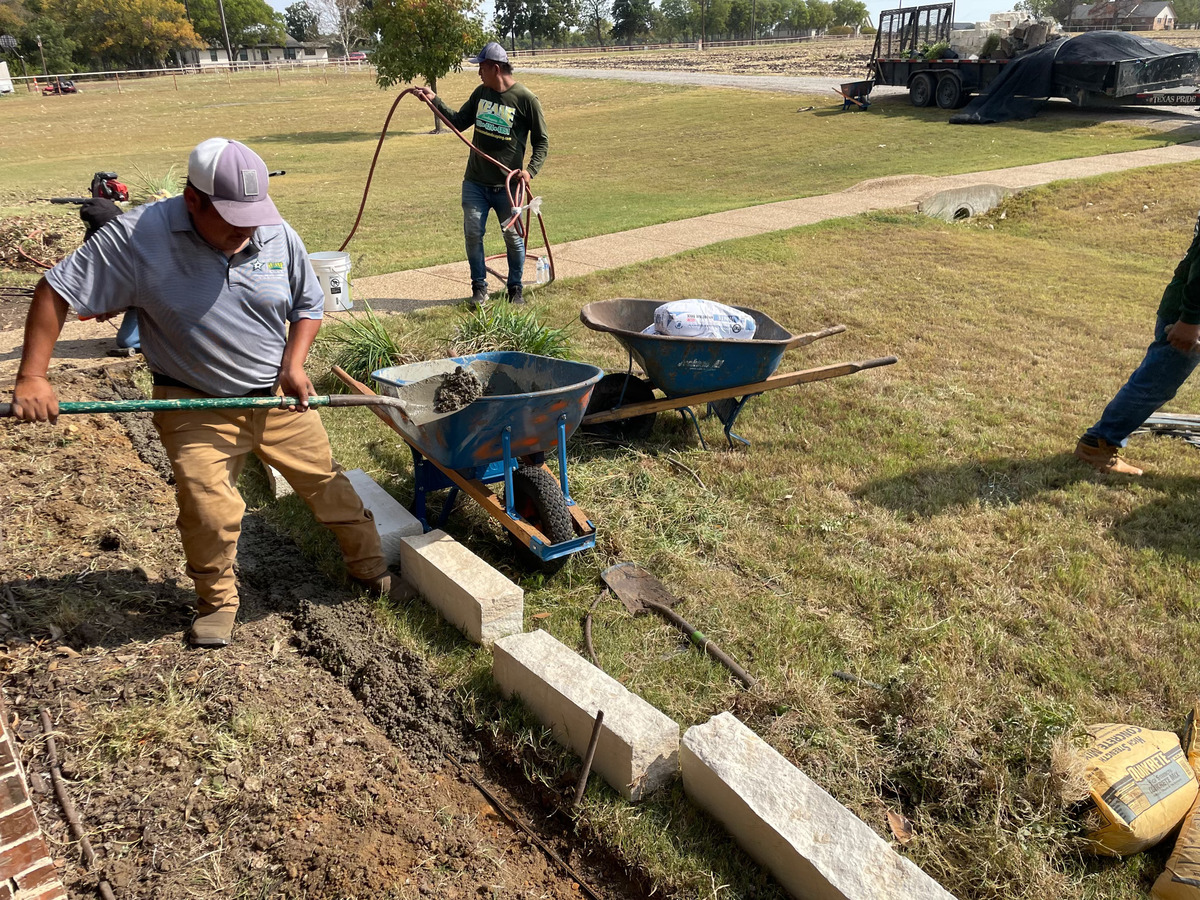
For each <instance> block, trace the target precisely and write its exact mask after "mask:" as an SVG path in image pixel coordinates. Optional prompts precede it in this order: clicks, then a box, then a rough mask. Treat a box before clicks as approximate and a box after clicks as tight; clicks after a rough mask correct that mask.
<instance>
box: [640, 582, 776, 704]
mask: <svg viewBox="0 0 1200 900" xmlns="http://www.w3.org/2000/svg"><path fill="white" fill-rule="evenodd" d="M642 605H643V606H646V607H648V608H650V609H652V610H654V611H655V612H656V613H658V614H659V615H660V616H662V617H663V618H665V619H667V620H668V621H669V622H670V623H671V624H672V625H674V626H675V627H676V628H678V629H679V630H680V631H682V632H683V633H684V634H686V635H687V636H688V637H689V638H690V639H691V641H692V643H693V644H695V645H696V646H697V647H699V648H700V649H701V650H703V651H704V652H705V653H707V654H708V655H709V656H711V657H712V658H713V659H715V660H716V661H717V662H719V663H720V664H721V665H723V666H724V667H725V668H727V669H728V670H729V671H730V672H732V673H733V674H734V677H736V678H737V679H738V681H740V682H741V683H742V684H744V685H745V686H746V690H750V689H751V688H752V687H754V685H755V679H754V677H753V676H751V675H750V673H749V672H747V671H746V670H745V669H743V668H742V667H741V666H739V665H738V664H737V663H735V662H734V661H733V660H732V659H730V657H729V655H728V654H727V653H726V652H725V651H724V650H722V649H721V648H720V647H718V646H717V645H716V644H714V643H713V642H712V641H710V640H709V639H708V636H707V635H706V634H705V633H704V632H703V631H701V630H700V629H698V628H696V627H695V626H693V625H692V623H691V622H689V621H688V620H687V619H685V618H684V617H683V616H681V615H679V613H677V612H675V610H673V609H671V607H669V606H664V605H663V604H661V603H655V602H654V601H653V600H645V599H643V600H642Z"/></svg>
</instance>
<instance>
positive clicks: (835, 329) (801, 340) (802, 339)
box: [787, 325, 846, 350]
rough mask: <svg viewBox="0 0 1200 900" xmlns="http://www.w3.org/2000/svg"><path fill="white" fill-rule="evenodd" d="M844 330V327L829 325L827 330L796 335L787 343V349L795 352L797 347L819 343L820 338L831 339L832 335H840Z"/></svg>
mask: <svg viewBox="0 0 1200 900" xmlns="http://www.w3.org/2000/svg"><path fill="white" fill-rule="evenodd" d="M845 330H846V326H845V325H830V326H829V327H828V328H822V329H821V330H820V331H810V332H809V333H808V334H798V335H796V336H795V337H794V338H792V339H791V340H790V341H788V342H787V348H788V349H789V350H795V349H796V348H797V347H807V346H808V345H809V344H811V343H812V342H813V341H819V340H821V338H827V337H833V335H835V334H841V333H842V332H843V331H845Z"/></svg>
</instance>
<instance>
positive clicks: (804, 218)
mask: <svg viewBox="0 0 1200 900" xmlns="http://www.w3.org/2000/svg"><path fill="white" fill-rule="evenodd" d="M1196 160H1200V141H1195V142H1192V143H1188V144H1174V145H1171V146H1169V147H1156V148H1154V149H1151V150H1134V151H1129V152H1126V153H1112V154H1108V155H1105V156H1092V157H1086V158H1084V159H1065V160H1060V161H1057V162H1048V163H1037V164H1035V165H1030V166H1017V167H1014V168H1009V169H992V170H990V171H985V172H972V173H969V174H966V175H946V176H942V177H934V176H929V175H899V176H893V177H888V178H877V179H873V180H871V181H864V182H860V183H859V184H856V185H854V186H853V187H851V188H847V189H846V190H844V191H841V192H840V193H836V194H822V195H820V196H815V197H804V198H802V199H799V200H781V201H779V202H777V203H765V204H763V205H761V206H750V207H745V208H743V209H732V210H729V211H727V212H720V213H712V214H710V215H707V216H697V217H696V218H694V219H683V220H680V221H678V222H666V223H664V224H662V225H648V226H646V227H644V228H635V229H634V230H632V231H622V232H618V233H616V234H605V235H600V236H598V237H593V238H585V239H583V240H579V241H571V242H570V243H566V244H561V245H555V246H553V247H552V249H553V252H554V266H555V272H556V275H557V277H558V278H560V279H561V278H574V277H578V276H581V275H589V274H591V273H592V272H597V271H600V270H601V269H612V268H616V267H617V266H623V265H628V264H630V263H637V262H643V261H645V260H650V259H660V258H662V257H664V256H672V255H674V254H676V253H681V252H683V251H684V250H691V249H693V248H695V247H705V246H707V245H709V244H715V243H718V242H720V241H728V240H732V239H734V238H741V237H749V236H751V235H756V234H764V233H766V232H769V231H781V230H784V229H787V228H795V227H797V226H800V225H812V224H814V223H816V222H823V221H825V220H827V219H837V218H841V217H843V216H853V215H858V214H859V213H864V212H869V211H871V210H880V209H916V206H917V203H918V202H919V201H920V200H921V199H922V198H923V197H926V196H928V195H930V194H934V193H938V192H939V191H945V190H950V189H952V188H964V187H970V186H971V185H982V184H996V185H1000V186H1001V187H1006V188H1011V189H1013V190H1019V189H1021V188H1029V187H1035V186H1037V185H1040V184H1047V183H1049V182H1051V181H1059V180H1063V179H1068V178H1084V177H1088V176H1091V175H1102V174H1105V173H1108V172H1121V171H1125V170H1128V169H1140V168H1145V167H1147V166H1160V165H1166V164H1168V163H1181V162H1193V161H1196ZM532 252H533V253H535V254H536V253H540V252H542V251H541V248H532ZM499 263H500V268H503V266H504V262H503V260H500V261H499ZM532 270H533V265H532V263H530V264H529V265H527V266H526V279H525V281H526V284H529V283H531V282H532V281H533V279H532V277H530V276H531V275H532ZM490 287H491V288H492V289H493V290H499V289H501V288H502V287H503V285H502V284H500V283H499V282H498V281H497V280H496V279H495V278H493V279H492V280H491V283H490ZM470 293H471V278H470V274H469V272H468V269H467V264H466V262H465V261H463V262H460V263H448V264H446V265H441V266H429V267H428V268H424V269H410V270H408V271H404V272H394V273H392V274H389V275H374V276H370V277H366V278H356V279H354V299H355V300H357V301H367V302H369V303H370V304H371V306H372V307H373V308H374V309H378V310H392V311H408V310H412V309H418V308H421V307H425V306H440V305H446V304H450V303H455V302H457V301H459V300H461V299H463V298H465V297H468V296H470Z"/></svg>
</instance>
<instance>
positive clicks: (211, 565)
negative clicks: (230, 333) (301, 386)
mask: <svg viewBox="0 0 1200 900" xmlns="http://www.w3.org/2000/svg"><path fill="white" fill-rule="evenodd" d="M201 396H203V395H202V394H198V393H196V392H195V391H191V390H188V389H186V388H176V387H160V386H155V388H154V398H155V399H156V400H160V399H166V400H174V399H191V398H193V397H201ZM154 427H155V428H157V429H158V436H159V438H160V439H161V440H162V444H163V447H164V449H165V450H166V451H167V456H168V458H169V459H170V460H171V468H172V469H173V470H174V472H175V496H176V499H177V500H178V503H179V518H178V520H177V524H178V525H179V537H180V539H181V541H182V542H183V552H184V556H185V557H186V558H187V573H188V575H189V576H190V577H191V579H192V581H193V582H195V586H196V593H197V594H198V595H199V597H200V602H199V609H200V612H201V613H206V612H211V611H212V610H214V609H218V608H220V607H225V606H230V605H232V606H237V603H238V593H237V584H236V583H235V579H234V574H233V563H234V560H235V559H236V558H237V542H238V535H239V534H241V530H242V515H243V514H244V513H245V511H246V504H245V502H244V501H243V500H242V495H241V494H240V493H239V492H238V489H237V480H238V476H239V475H240V474H241V471H242V467H243V466H244V465H245V463H246V457H247V455H248V454H250V453H256V454H257V455H258V456H259V457H260V458H261V459H262V460H263V461H264V462H266V463H269V464H270V465H272V466H274V467H275V468H276V469H278V470H279V471H280V472H281V473H282V474H283V477H284V478H286V479H287V480H288V483H289V484H290V485H291V486H292V489H293V490H295V492H296V494H297V495H298V496H300V497H301V498H303V499H304V502H305V503H307V504H308V507H309V509H311V510H312V512H313V515H314V516H315V517H316V519H317V521H318V522H320V523H321V524H322V525H324V526H325V527H326V528H328V529H329V530H330V531H332V532H333V534H334V537H336V538H337V542H338V545H339V546H340V547H341V549H342V556H343V557H344V558H345V560H346V569H347V571H348V572H349V574H350V576H351V577H353V578H375V577H378V576H379V575H382V574H383V573H384V572H385V571H386V570H387V564H386V562H385V561H384V559H383V555H382V551H381V549H380V544H379V532H378V531H377V530H376V528H375V521H374V519H373V518H372V516H371V513H370V512H369V511H367V510H365V509H363V505H362V501H361V500H360V499H359V497H358V494H357V493H356V492H355V490H354V486H353V485H352V484H351V483H350V481H349V479H347V478H346V476H345V475H343V474H342V472H341V470H340V469H338V470H336V471H335V470H334V466H333V458H332V455H331V453H330V449H329V436H328V435H327V434H326V433H325V428H324V426H323V425H322V424H321V419H320V417H319V416H318V414H317V411H316V410H309V411H308V412H305V413H298V412H289V411H288V410H286V409H211V410H182V411H179V412H175V411H170V412H156V413H154Z"/></svg>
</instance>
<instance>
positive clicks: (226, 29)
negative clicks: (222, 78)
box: [217, 0, 233, 69]
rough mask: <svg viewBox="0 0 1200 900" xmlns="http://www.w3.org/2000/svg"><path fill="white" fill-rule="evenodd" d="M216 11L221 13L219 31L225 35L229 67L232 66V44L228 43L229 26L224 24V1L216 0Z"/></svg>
mask: <svg viewBox="0 0 1200 900" xmlns="http://www.w3.org/2000/svg"><path fill="white" fill-rule="evenodd" d="M217 11H218V12H219V13H220V14H221V33H222V34H223V35H225V54H226V56H228V57H229V68H231V69H232V68H233V45H232V44H230V43H229V26H228V25H226V24H225V2H224V0H217Z"/></svg>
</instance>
